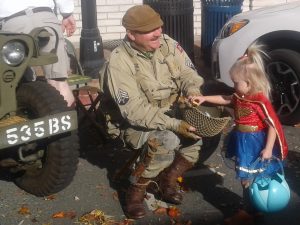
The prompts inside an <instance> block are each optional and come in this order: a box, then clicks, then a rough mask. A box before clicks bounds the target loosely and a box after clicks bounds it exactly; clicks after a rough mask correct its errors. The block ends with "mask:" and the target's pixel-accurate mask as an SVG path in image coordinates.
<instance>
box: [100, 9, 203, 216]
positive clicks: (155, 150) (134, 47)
mask: <svg viewBox="0 0 300 225" xmlns="http://www.w3.org/2000/svg"><path fill="white" fill-rule="evenodd" d="M122 24H123V26H124V27H125V28H126V37H125V38H124V40H123V42H122V43H121V44H120V45H119V46H118V47H117V48H116V49H115V50H114V51H113V52H112V54H111V56H110V59H109V62H108V65H107V66H106V69H105V72H104V73H103V75H102V76H101V81H100V84H101V85H103V87H102V88H103V91H104V94H105V95H106V96H109V97H110V99H111V101H112V102H113V103H114V106H111V104H105V107H104V108H105V110H108V111H110V117H109V118H110V119H111V121H110V122H114V124H116V123H117V126H118V127H120V128H121V130H122V132H121V133H122V138H123V140H124V142H125V143H126V144H127V145H129V146H130V147H131V148H133V149H141V148H142V149H143V151H142V154H141V156H140V160H139V162H138V163H137V165H136V167H135V169H134V171H133V172H132V174H131V176H130V181H131V185H130V186H129V188H128V190H127V192H126V199H125V204H126V206H125V214H126V215H127V216H128V217H129V218H133V219H139V218H142V217H144V216H145V214H146V213H145V208H144V205H143V199H144V195H145V191H146V188H147V186H148V184H150V183H151V182H153V181H155V182H156V183H157V184H158V186H159V189H160V193H161V197H162V198H163V199H164V200H165V201H167V202H170V203H173V204H180V203H181V201H182V194H181V193H180V192H179V187H178V183H177V178H178V177H179V176H181V175H182V174H183V173H184V172H185V171H187V170H188V169H190V168H192V167H193V165H194V164H195V162H196V161H197V160H198V157H199V151H200V148H201V145H202V140H201V137H199V136H197V135H196V134H195V133H194V131H195V128H194V127H192V126H191V125H189V124H188V123H186V122H185V121H183V120H180V119H179V118H178V117H176V115H175V114H176V113H174V111H172V110H171V109H172V107H173V105H174V103H175V102H176V101H177V100H178V99H179V96H184V97H187V98H188V97H189V96H198V95H201V93H200V86H201V85H202V83H203V79H202V77H200V76H199V75H198V74H197V72H196V71H195V68H194V66H193V63H192V62H191V60H190V59H189V57H188V56H187V54H186V53H185V51H184V50H183V49H182V47H181V46H180V45H179V43H178V42H176V41H174V40H173V39H172V38H170V37H169V36H167V35H166V34H162V28H161V27H162V25H163V21H162V20H161V18H160V15H159V14H158V13H157V12H155V11H154V10H153V9H152V8H151V7H150V6H148V5H138V6H134V7H132V8H130V9H128V11H127V12H126V13H125V15H124V17H123V19H122ZM110 106H111V107H112V108H114V110H117V112H118V114H117V115H116V111H114V114H113V113H112V111H113V109H111V110H109V108H110Z"/></svg>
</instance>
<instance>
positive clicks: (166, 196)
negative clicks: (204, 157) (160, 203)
mask: <svg viewBox="0 0 300 225" xmlns="http://www.w3.org/2000/svg"><path fill="white" fill-rule="evenodd" d="M193 165H194V164H193V163H191V162H189V161H187V160H186V159H185V158H184V157H183V156H182V155H180V154H178V155H176V156H175V159H174V161H173V163H172V164H171V165H170V166H169V167H168V168H166V169H165V170H164V171H163V172H161V174H160V175H159V188H160V191H161V194H162V198H163V200H165V201H167V202H169V203H173V204H181V202H182V198H183V197H182V194H181V193H180V192H179V191H180V187H179V185H178V182H177V179H178V177H180V176H182V175H183V173H184V172H185V171H187V170H189V169H191V168H192V167H193Z"/></svg>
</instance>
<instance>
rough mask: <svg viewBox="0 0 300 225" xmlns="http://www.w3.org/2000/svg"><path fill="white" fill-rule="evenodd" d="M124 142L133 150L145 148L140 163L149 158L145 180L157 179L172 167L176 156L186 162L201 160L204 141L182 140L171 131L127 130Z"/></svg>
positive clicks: (143, 174) (144, 175) (144, 172)
mask: <svg viewBox="0 0 300 225" xmlns="http://www.w3.org/2000/svg"><path fill="white" fill-rule="evenodd" d="M124 141H125V143H126V144H127V145H129V146H130V147H131V148H133V149H139V148H143V151H142V155H141V157H140V159H139V160H140V161H143V160H145V159H146V158H147V160H145V161H147V163H145V170H144V171H143V173H142V174H141V176H142V177H144V178H155V177H156V176H157V175H158V174H159V173H160V172H161V171H163V170H164V169H165V168H167V167H168V166H170V165H171V164H172V162H173V160H174V158H175V154H181V155H182V156H183V157H184V158H185V159H186V160H188V161H189V162H191V163H195V162H196V161H197V160H198V158H199V152H200V150H201V145H202V140H198V141H194V140H192V139H186V138H180V137H179V136H178V135H177V134H175V133H174V132H172V131H170V130H162V131H159V130H154V131H150V132H144V131H137V130H134V129H131V128H129V129H127V130H126V132H125V135H124Z"/></svg>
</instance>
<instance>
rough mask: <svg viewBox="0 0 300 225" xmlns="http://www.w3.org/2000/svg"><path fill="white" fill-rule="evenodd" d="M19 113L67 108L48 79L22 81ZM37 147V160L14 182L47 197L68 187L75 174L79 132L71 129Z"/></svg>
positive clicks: (40, 113)
mask: <svg viewBox="0 0 300 225" xmlns="http://www.w3.org/2000/svg"><path fill="white" fill-rule="evenodd" d="M17 102H18V112H17V113H18V114H19V115H22V116H24V115H25V116H26V117H27V118H29V119H35V118H39V117H43V116H47V115H50V114H54V113H59V112H62V111H67V110H69V108H68V107H67V104H66V102H65V101H64V99H63V97H62V96H61V95H60V94H59V92H58V91H57V90H56V89H55V88H53V87H52V86H50V85H49V84H48V83H46V82H42V81H36V82H30V83H24V84H21V86H20V87H19V88H18V90H17ZM35 144H36V148H35V149H34V150H36V151H38V150H43V152H44V153H43V156H42V159H40V160H39V161H40V162H39V165H37V164H38V163H32V164H31V165H26V167H25V168H26V169H24V170H22V171H21V173H20V172H19V173H18V176H17V177H16V179H15V183H16V184H17V185H18V186H19V187H20V188H22V189H24V190H25V191H27V192H29V193H31V194H33V195H36V196H47V195H50V194H53V193H56V192H59V191H61V190H62V189H64V188H65V187H66V186H68V185H69V184H70V183H71V181H72V180H73V177H74V175H75V172H76V169H77V164H78V155H79V144H78V137H77V134H73V133H71V132H68V133H64V134H60V135H57V136H54V137H50V138H46V139H43V140H39V141H36V143H35Z"/></svg>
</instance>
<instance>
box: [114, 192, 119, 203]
mask: <svg viewBox="0 0 300 225" xmlns="http://www.w3.org/2000/svg"><path fill="white" fill-rule="evenodd" d="M113 199H114V200H116V201H119V195H118V192H116V191H115V192H114V193H113Z"/></svg>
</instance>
